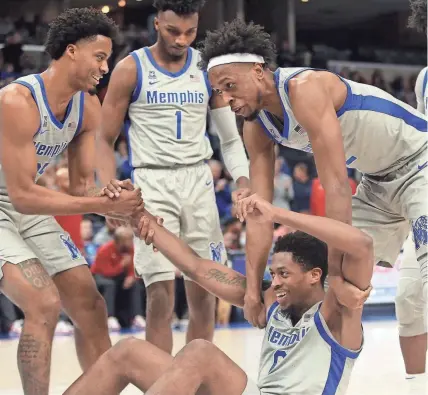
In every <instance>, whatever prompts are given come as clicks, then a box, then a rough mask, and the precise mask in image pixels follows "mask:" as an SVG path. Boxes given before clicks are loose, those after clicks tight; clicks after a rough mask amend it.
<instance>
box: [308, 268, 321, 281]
mask: <svg viewBox="0 0 428 395" xmlns="http://www.w3.org/2000/svg"><path fill="white" fill-rule="evenodd" d="M321 276H322V270H321V269H320V268H319V267H316V268H314V269H312V270H311V284H316V283H317V282H320V281H321Z"/></svg>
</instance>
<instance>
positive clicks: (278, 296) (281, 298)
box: [276, 292, 288, 303]
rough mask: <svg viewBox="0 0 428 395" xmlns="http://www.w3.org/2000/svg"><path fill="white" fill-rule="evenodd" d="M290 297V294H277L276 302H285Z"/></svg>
mask: <svg viewBox="0 0 428 395" xmlns="http://www.w3.org/2000/svg"><path fill="white" fill-rule="evenodd" d="M287 296H288V292H280V293H277V294H276V300H277V301H278V302H279V303H281V302H283V301H284V300H285V299H286V298H287Z"/></svg>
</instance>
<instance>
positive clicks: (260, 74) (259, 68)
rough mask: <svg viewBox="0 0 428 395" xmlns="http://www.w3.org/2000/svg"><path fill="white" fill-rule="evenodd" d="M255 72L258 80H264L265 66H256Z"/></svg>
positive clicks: (258, 64) (257, 64)
mask: <svg viewBox="0 0 428 395" xmlns="http://www.w3.org/2000/svg"><path fill="white" fill-rule="evenodd" d="M253 70H254V72H255V74H256V78H257V79H258V80H261V79H262V78H263V76H264V74H265V70H264V68H263V65H261V64H260V63H256V64H255V65H254V68H253Z"/></svg>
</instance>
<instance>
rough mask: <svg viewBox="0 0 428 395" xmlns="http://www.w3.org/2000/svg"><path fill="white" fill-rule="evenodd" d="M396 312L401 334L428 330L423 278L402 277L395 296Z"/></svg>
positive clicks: (420, 333) (408, 334)
mask: <svg viewBox="0 0 428 395" xmlns="http://www.w3.org/2000/svg"><path fill="white" fill-rule="evenodd" d="M395 312H396V315H397V320H398V330H399V334H400V336H403V337H411V336H417V335H422V334H423V333H426V332H427V324H426V307H425V303H424V297H423V287H422V281H421V279H418V278H413V277H404V276H403V277H401V278H400V280H399V281H398V288H397V295H396V297H395Z"/></svg>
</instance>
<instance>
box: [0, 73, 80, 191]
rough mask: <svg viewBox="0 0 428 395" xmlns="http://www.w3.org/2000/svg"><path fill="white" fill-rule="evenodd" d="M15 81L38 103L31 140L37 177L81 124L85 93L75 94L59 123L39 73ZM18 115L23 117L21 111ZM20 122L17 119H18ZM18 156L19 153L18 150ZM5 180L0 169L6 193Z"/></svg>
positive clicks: (62, 149) (0, 181) (2, 188)
mask: <svg viewBox="0 0 428 395" xmlns="http://www.w3.org/2000/svg"><path fill="white" fill-rule="evenodd" d="M14 83H17V84H20V85H23V86H25V87H27V88H28V89H29V90H30V92H31V94H32V97H33V99H34V101H35V103H36V105H37V108H38V111H39V114H40V124H39V125H35V130H34V137H33V143H34V147H35V150H36V156H37V174H36V179H35V181H37V179H38V178H39V177H40V176H41V175H42V174H43V173H44V171H45V170H46V167H47V166H48V165H49V163H51V162H52V161H53V159H54V158H55V157H57V156H58V155H59V154H61V153H62V152H63V151H64V150H65V149H66V148H67V146H68V144H69V143H70V142H71V140H73V138H74V137H75V136H76V135H77V134H78V132H79V131H80V129H81V126H82V120H83V108H84V93H83V92H78V93H76V94H75V95H74V96H73V97H72V99H71V100H70V103H69V104H68V107H67V110H66V114H65V117H64V120H63V121H62V122H60V121H59V120H58V119H56V117H55V116H54V114H53V113H52V111H51V108H50V106H49V103H48V100H47V97H46V91H45V87H44V84H43V80H42V78H41V77H40V76H39V75H38V74H34V75H28V76H25V77H22V78H19V79H18V80H16V81H14ZM21 116H25V114H22V115H21ZM17 122H19V120H17ZM17 155H19V153H17ZM5 187H6V184H5V180H4V175H3V172H2V171H1V172H0V188H1V190H2V193H1V194H2V195H4V194H5Z"/></svg>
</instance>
